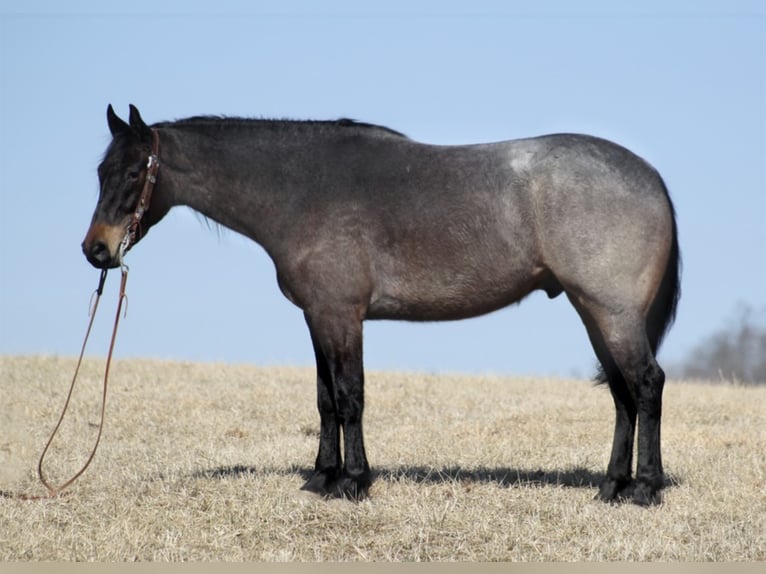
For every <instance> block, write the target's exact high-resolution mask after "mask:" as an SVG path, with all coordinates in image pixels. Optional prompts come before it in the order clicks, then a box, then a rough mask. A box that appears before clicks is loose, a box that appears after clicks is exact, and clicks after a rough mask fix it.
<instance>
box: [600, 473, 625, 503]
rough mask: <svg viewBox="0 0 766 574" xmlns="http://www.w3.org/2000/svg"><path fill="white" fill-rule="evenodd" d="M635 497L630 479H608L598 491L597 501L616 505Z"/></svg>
mask: <svg viewBox="0 0 766 574" xmlns="http://www.w3.org/2000/svg"><path fill="white" fill-rule="evenodd" d="M632 495H633V481H632V480H630V479H616V478H606V479H605V480H604V482H603V483H601V486H600V487H599V489H598V494H597V495H596V500H600V501H602V502H609V503H616V502H623V501H625V500H628V499H630V498H631V497H632Z"/></svg>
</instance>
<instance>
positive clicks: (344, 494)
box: [301, 469, 372, 502]
mask: <svg viewBox="0 0 766 574" xmlns="http://www.w3.org/2000/svg"><path fill="white" fill-rule="evenodd" d="M371 484H372V481H371V480H370V473H369V472H365V473H362V474H360V475H358V476H354V475H350V474H348V473H346V472H338V471H337V470H335V469H330V470H321V471H316V472H315V473H314V474H313V475H312V476H311V478H310V479H308V480H307V481H306V483H305V484H304V485H303V486H302V487H301V490H305V491H307V492H313V493H314V494H318V495H319V496H321V497H323V498H342V499H345V500H353V501H355V502H358V501H360V500H364V499H365V498H367V497H369V495H370V485H371Z"/></svg>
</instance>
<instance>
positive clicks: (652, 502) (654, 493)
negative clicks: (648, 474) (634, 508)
mask: <svg viewBox="0 0 766 574" xmlns="http://www.w3.org/2000/svg"><path fill="white" fill-rule="evenodd" d="M661 488H662V487H661V486H655V485H653V484H650V483H648V482H645V481H643V480H637V481H636V483H635V487H634V488H633V492H632V493H631V497H630V499H629V500H630V502H632V503H633V504H637V505H638V506H656V505H658V504H660V503H661V502H662V493H661V492H660V489H661Z"/></svg>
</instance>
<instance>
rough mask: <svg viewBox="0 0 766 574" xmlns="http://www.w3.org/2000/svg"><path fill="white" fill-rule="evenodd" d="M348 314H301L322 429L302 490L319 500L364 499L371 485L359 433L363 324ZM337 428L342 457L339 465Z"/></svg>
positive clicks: (362, 397)
mask: <svg viewBox="0 0 766 574" xmlns="http://www.w3.org/2000/svg"><path fill="white" fill-rule="evenodd" d="M348 315H350V316H348ZM348 315H344V314H343V313H338V312H337V311H331V312H326V313H319V312H315V313H311V314H309V313H307V315H306V319H307V323H308V325H309V330H310V331H311V339H312V342H313V344H314V350H315V354H316V356H317V380H318V405H319V413H320V419H321V431H320V438H319V453H318V455H317V461H316V467H315V470H314V475H313V476H312V477H311V478H310V479H309V481H308V482H307V483H306V484H305V485H304V487H303V488H304V489H306V490H309V491H312V492H316V493H318V494H321V495H324V496H333V497H339V498H349V499H352V500H359V499H362V498H365V497H366V496H367V494H368V491H369V487H370V484H371V476H370V467H369V464H368V462H367V456H366V453H365V450H364V436H363V432H362V414H363V411H364V369H363V363H362V323H361V320H360V319H359V318H358V317H357V316H356V314H355V313H350V314H348ZM340 429H342V430H343V446H344V454H345V456H344V457H343V460H342V462H341V456H340V448H339V443H340V440H339V439H340Z"/></svg>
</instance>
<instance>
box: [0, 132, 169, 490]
mask: <svg viewBox="0 0 766 574" xmlns="http://www.w3.org/2000/svg"><path fill="white" fill-rule="evenodd" d="M159 145H160V140H159V134H158V133H157V131H156V130H152V151H151V155H150V156H149V160H148V162H147V165H146V180H145V181H144V188H143V189H142V191H141V196H140V197H139V200H138V205H137V206H136V210H135V212H134V213H133V216H132V218H131V221H130V223H129V224H128V228H127V229H126V231H125V237H124V238H123V240H122V242H121V243H120V246H119V252H118V258H119V263H120V270H121V273H122V278H121V281H120V295H119V299H118V301H117V312H116V314H115V317H114V326H113V327H112V338H111V341H110V342H109V352H108V354H107V357H106V366H105V367H104V381H103V385H102V386H103V391H102V395H101V416H100V420H99V423H98V435H97V436H96V441H95V443H94V444H93V448H92V449H91V452H90V455H89V456H88V459H87V460H86V461H85V464H83V466H82V468H80V470H78V471H77V472H76V473H75V474H74V476H72V477H71V478H70V479H69V480H67V481H66V482H64V483H63V484H61V485H60V486H53V485H52V484H51V483H50V482H49V481H48V479H47V478H46V477H45V473H44V472H43V462H44V460H45V456H46V455H47V454H48V450H49V449H50V446H51V444H52V443H53V439H54V438H56V435H57V434H58V432H59V429H60V428H61V424H62V423H63V422H64V417H65V416H66V413H67V410H69V403H70V402H71V399H72V393H73V391H74V387H75V383H76V382H77V376H78V375H79V373H80V366H81V365H82V359H83V356H84V355H85V347H86V346H87V344H88V338H89V337H90V331H91V329H92V327H93V321H94V319H95V317H96V311H97V310H98V303H99V301H100V300H101V295H102V293H103V292H104V283H105V282H106V274H107V270H106V269H102V270H101V276H100V277H99V280H98V287H97V288H96V291H95V292H94V294H93V297H94V298H95V299H93V298H92V299H93V300H92V304H91V307H90V311H89V313H90V320H89V321H88V328H87V330H86V331H85V338H84V339H83V342H82V347H81V348H80V356H79V357H78V359H77V366H76V367H75V370H74V375H73V376H72V382H71V383H70V384H69V392H68V393H67V397H66V401H65V402H64V406H63V408H62V409H61V415H60V416H59V419H58V422H57V423H56V426H55V427H54V428H53V431H52V432H51V435H50V438H49V439H48V442H47V443H45V448H43V451H42V453H41V454H40V460H39V461H38V463H37V476H38V478H39V479H40V482H41V483H42V484H43V485H44V486H45V488H47V489H48V494H47V495H43V496H31V495H24V494H22V495H18V496H17V498H20V499H22V500H42V499H47V498H54V497H56V496H58V495H59V494H61V493H62V491H64V490H65V489H66V488H68V487H69V486H71V485H72V483H73V482H74V481H75V480H77V479H78V478H80V476H81V475H82V474H83V473H84V472H85V470H86V469H87V468H88V467H89V466H90V463H91V462H92V461H93V458H94V457H95V456H96V450H97V449H98V445H99V443H100V442H101V435H102V434H103V431H104V418H105V414H106V395H107V387H108V384H109V369H110V367H111V365H112V354H113V353H114V344H115V342H116V340H117V330H118V328H119V325H120V315H121V314H122V304H123V302H124V301H126V300H127V297H128V296H127V294H126V292H125V286H126V285H127V282H128V266H127V265H125V262H124V261H123V257H124V255H125V252H126V251H127V250H128V249H129V248H130V247H131V246H132V245H133V244H134V243H135V242H136V241H137V240H138V239H140V237H138V233H139V232H140V224H141V219H142V218H143V216H144V214H145V213H146V211H147V210H148V209H149V204H150V203H151V198H152V192H153V191H154V185H155V183H156V182H157V172H158V171H159V167H160V161H159ZM0 496H13V495H9V494H8V493H6V492H3V491H0Z"/></svg>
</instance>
